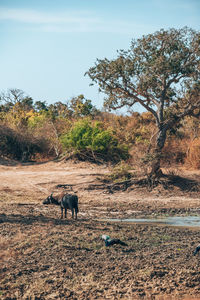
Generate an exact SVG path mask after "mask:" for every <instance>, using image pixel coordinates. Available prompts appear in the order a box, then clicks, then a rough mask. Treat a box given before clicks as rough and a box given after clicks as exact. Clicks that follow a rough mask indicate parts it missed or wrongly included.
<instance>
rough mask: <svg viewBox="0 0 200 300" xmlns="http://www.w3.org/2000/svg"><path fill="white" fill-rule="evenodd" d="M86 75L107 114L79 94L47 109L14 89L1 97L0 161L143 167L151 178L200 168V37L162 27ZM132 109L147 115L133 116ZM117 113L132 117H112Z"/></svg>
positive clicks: (102, 61) (197, 34) (99, 63)
mask: <svg viewBox="0 0 200 300" xmlns="http://www.w3.org/2000/svg"><path fill="white" fill-rule="evenodd" d="M85 75H86V76H89V77H90V79H91V80H92V84H93V83H95V84H98V86H99V90H100V91H101V92H104V94H105V95H106V96H107V98H106V100H105V102H104V110H101V111H100V110H98V109H96V107H95V106H93V105H92V101H91V100H88V99H85V97H84V96H83V95H79V96H77V97H74V98H72V99H70V100H69V101H68V102H66V103H63V102H56V103H54V104H51V105H47V103H46V102H41V101H36V102H34V101H33V99H32V98H31V97H29V96H26V95H25V93H24V92H23V91H21V90H19V89H11V90H8V91H7V92H4V93H3V92H2V93H1V96H0V136H1V140H0V143H1V155H8V156H9V155H10V156H13V158H16V159H19V160H27V159H36V160H37V159H42V158H50V157H58V156H61V155H63V156H64V155H69V153H70V154H71V155H72V156H76V157H77V158H78V159H81V160H90V161H94V162H105V161H106V162H112V163H118V162H119V161H121V160H125V161H127V160H129V161H132V163H133V164H134V163H138V162H139V161H140V162H141V163H142V162H143V164H144V165H146V166H147V165H148V166H150V171H149V174H150V175H151V176H158V175H159V174H160V172H161V166H162V165H163V164H166V163H168V164H172V163H182V164H183V163H187V164H188V166H191V167H194V168H200V138H199V127H200V126H199V118H200V33H199V32H197V31H194V30H192V29H190V28H187V27H184V28H181V29H173V28H172V29H169V30H163V29H161V30H160V31H157V32H155V33H154V34H149V35H147V36H143V37H142V38H140V39H137V40H133V41H132V43H131V47H130V49H129V50H127V51H125V50H120V51H118V52H117V58H116V59H113V60H108V59H97V61H96V63H95V65H94V66H93V67H91V68H90V69H89V70H88V71H87V72H86V74H85ZM135 103H139V104H140V105H141V106H142V107H143V108H145V110H146V112H145V113H141V114H139V113H136V112H134V111H133V109H134V104H135ZM122 107H128V108H129V109H130V110H131V111H132V113H130V114H129V115H121V116H119V115H116V114H115V113H114V110H116V109H118V108H122ZM105 109H107V110H105Z"/></svg>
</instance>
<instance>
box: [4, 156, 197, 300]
mask: <svg viewBox="0 0 200 300" xmlns="http://www.w3.org/2000/svg"><path fill="white" fill-rule="evenodd" d="M106 172H108V169H107V167H105V166H95V165H91V164H86V163H79V164H75V163H73V162H67V163H66V162H65V163H64V162H48V163H43V164H23V165H20V164H15V163H8V162H7V163H6V162H5V161H1V162H0V232H1V235H0V248H1V252H0V259H1V267H0V299H31V300H32V299H45V300H46V299H200V255H197V256H193V251H194V249H195V247H196V246H197V244H198V243H199V242H200V231H199V228H197V229H192V228H189V227H188V228H178V227H170V226H161V225H151V224H125V223H121V222H119V223H112V222H111V221H109V220H106V221H103V219H108V218H112V217H119V218H131V217H142V216H148V217H152V216H154V217H155V216H160V215H162V216H163V215H169V216H171V215H178V216H180V215H196V216H199V217H200V196H199V192H198V189H196V188H195V184H196V185H198V182H200V179H199V178H200V177H199V175H200V172H195V173H192V172H189V171H187V172H186V171H184V170H181V171H179V172H180V174H181V175H182V176H185V177H187V178H188V179H190V180H192V181H191V182H192V184H193V185H192V188H188V186H191V185H187V184H186V182H187V181H183V184H182V185H180V184H178V183H177V184H175V185H173V187H172V186H167V188H166V187H165V188H163V185H159V186H157V187H156V188H155V189H153V190H152V191H149V190H148V189H146V188H145V187H143V186H138V185H137V186H136V185H134V184H133V185H132V186H129V187H128V188H127V190H126V191H121V190H118V191H111V190H109V189H106V188H104V189H103V187H102V185H100V183H99V181H98V180H97V178H98V177H100V176H101V175H102V174H105V173H106ZM193 180H197V182H196V183H195V181H193ZM189 182H190V181H189ZM191 182H190V183H191ZM184 183H185V184H184ZM58 185H59V186H60V187H58ZM67 185H72V186H73V190H74V191H75V192H77V194H78V196H79V210H80V212H79V215H78V220H77V221H75V220H71V216H69V214H70V213H69V214H68V219H67V220H60V219H59V218H60V211H59V208H58V207H57V206H53V205H50V206H45V205H43V204H42V200H43V199H44V198H46V196H47V195H49V194H50V193H51V192H52V191H53V192H54V193H59V192H61V191H62V190H63V188H64V187H65V188H66V191H68V190H69V188H68V186H67ZM102 234H108V235H110V236H111V237H113V238H120V239H121V240H123V241H125V242H126V243H127V244H128V246H126V247H123V246H120V245H114V246H112V247H105V245H104V243H103V241H101V239H100V236H101V235H102Z"/></svg>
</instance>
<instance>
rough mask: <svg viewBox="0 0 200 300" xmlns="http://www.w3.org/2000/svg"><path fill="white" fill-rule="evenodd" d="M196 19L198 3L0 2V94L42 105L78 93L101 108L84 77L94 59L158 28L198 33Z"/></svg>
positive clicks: (135, 0) (182, 0)
mask: <svg viewBox="0 0 200 300" xmlns="http://www.w3.org/2000/svg"><path fill="white" fill-rule="evenodd" d="M199 20H200V0H0V70H1V71H0V93H1V92H5V91H7V90H8V89H10V88H17V89H21V90H23V91H24V92H25V94H27V95H28V96H30V97H32V98H33V100H34V101H46V102H47V103H48V104H51V103H55V102H57V101H62V102H64V103H65V102H66V101H68V100H70V99H71V98H72V97H76V96H78V95H80V94H83V95H84V96H85V98H86V99H90V100H92V104H93V105H95V106H96V107H97V108H99V109H101V108H102V107H103V99H104V97H105V95H104V94H102V93H99V91H98V86H97V85H94V86H92V87H91V86H90V83H91V80H90V78H89V77H87V76H84V74H85V72H86V71H88V69H89V68H90V67H92V66H94V64H95V61H96V59H97V58H98V59H103V58H108V59H113V58H115V57H116V55H117V50H119V49H124V50H128V49H129V48H130V44H131V40H132V39H137V38H140V37H142V36H143V35H147V34H150V33H154V32H155V31H157V30H160V29H161V28H164V29H169V28H172V27H173V28H182V27H184V26H188V27H191V28H193V29H196V30H199V29H200V21H199ZM139 109H140V108H139V107H137V108H136V110H139Z"/></svg>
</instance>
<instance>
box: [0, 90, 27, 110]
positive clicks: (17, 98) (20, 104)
mask: <svg viewBox="0 0 200 300" xmlns="http://www.w3.org/2000/svg"><path fill="white" fill-rule="evenodd" d="M0 101H1V102H3V103H4V105H3V106H2V111H9V110H10V109H11V108H13V107H14V106H15V107H16V108H21V109H24V110H25V111H29V110H31V109H33V99H32V98H31V97H29V96H27V95H25V92H24V91H22V90H20V89H8V90H7V92H2V93H1V94H0Z"/></svg>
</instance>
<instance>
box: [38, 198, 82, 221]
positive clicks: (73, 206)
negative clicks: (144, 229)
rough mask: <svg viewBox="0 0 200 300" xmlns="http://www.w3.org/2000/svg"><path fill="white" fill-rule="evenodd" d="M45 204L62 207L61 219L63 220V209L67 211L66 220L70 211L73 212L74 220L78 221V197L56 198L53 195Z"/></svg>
mask: <svg viewBox="0 0 200 300" xmlns="http://www.w3.org/2000/svg"><path fill="white" fill-rule="evenodd" d="M43 204H55V205H60V208H61V219H62V218H63V209H64V210H65V218H67V209H70V210H71V212H72V218H73V219H74V212H75V219H77V213H78V196H77V195H74V194H64V195H61V196H54V197H53V194H51V195H50V196H48V197H47V198H46V199H45V200H44V201H43Z"/></svg>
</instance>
